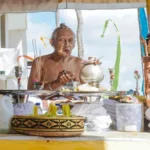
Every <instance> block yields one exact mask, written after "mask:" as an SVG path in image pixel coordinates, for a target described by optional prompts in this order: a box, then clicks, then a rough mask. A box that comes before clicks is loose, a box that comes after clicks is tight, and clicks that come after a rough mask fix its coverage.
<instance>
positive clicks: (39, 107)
mask: <svg viewBox="0 0 150 150" xmlns="http://www.w3.org/2000/svg"><path fill="white" fill-rule="evenodd" d="M35 107H37V108H35V109H37V110H36V111H37V115H38V114H43V113H42V108H41V104H40V103H35Z"/></svg>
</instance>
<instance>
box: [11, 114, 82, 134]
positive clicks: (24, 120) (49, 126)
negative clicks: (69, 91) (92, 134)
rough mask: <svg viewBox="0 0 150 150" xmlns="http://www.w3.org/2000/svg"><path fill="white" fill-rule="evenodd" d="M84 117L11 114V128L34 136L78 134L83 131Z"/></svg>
mask: <svg viewBox="0 0 150 150" xmlns="http://www.w3.org/2000/svg"><path fill="white" fill-rule="evenodd" d="M84 121H85V118H84V117H43V116H42V117H39V116H37V117H35V116H13V118H12V121H11V126H12V129H13V130H15V131H17V132H19V133H23V134H28V135H36V136H46V137H47V136H49V137H50V136H57V137H58V136H60V137H62V136H79V135H81V133H82V132H83V131H84Z"/></svg>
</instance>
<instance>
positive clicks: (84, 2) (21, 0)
mask: <svg viewBox="0 0 150 150" xmlns="http://www.w3.org/2000/svg"><path fill="white" fill-rule="evenodd" d="M145 6H146V0H0V13H8V12H40V11H55V10H57V9H82V10H89V9H121V8H123V9H125V8H139V7H145Z"/></svg>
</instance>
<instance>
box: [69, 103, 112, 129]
mask: <svg viewBox="0 0 150 150" xmlns="http://www.w3.org/2000/svg"><path fill="white" fill-rule="evenodd" d="M71 112H72V114H75V115H77V116H84V117H86V118H87V122H88V123H87V124H86V129H87V130H102V129H108V128H109V127H110V125H111V123H112V120H111V118H110V116H109V115H108V114H107V111H106V109H105V108H104V107H103V105H102V103H100V102H97V103H90V104H89V103H88V104H76V105H75V106H74V107H73V109H72V110H71Z"/></svg>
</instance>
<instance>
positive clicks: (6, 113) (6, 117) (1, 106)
mask: <svg viewBox="0 0 150 150" xmlns="http://www.w3.org/2000/svg"><path fill="white" fill-rule="evenodd" d="M13 115H14V108H13V104H12V99H11V98H10V97H8V96H2V95H1V96H0V133H9V132H10V130H11V119H12V117H13Z"/></svg>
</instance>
